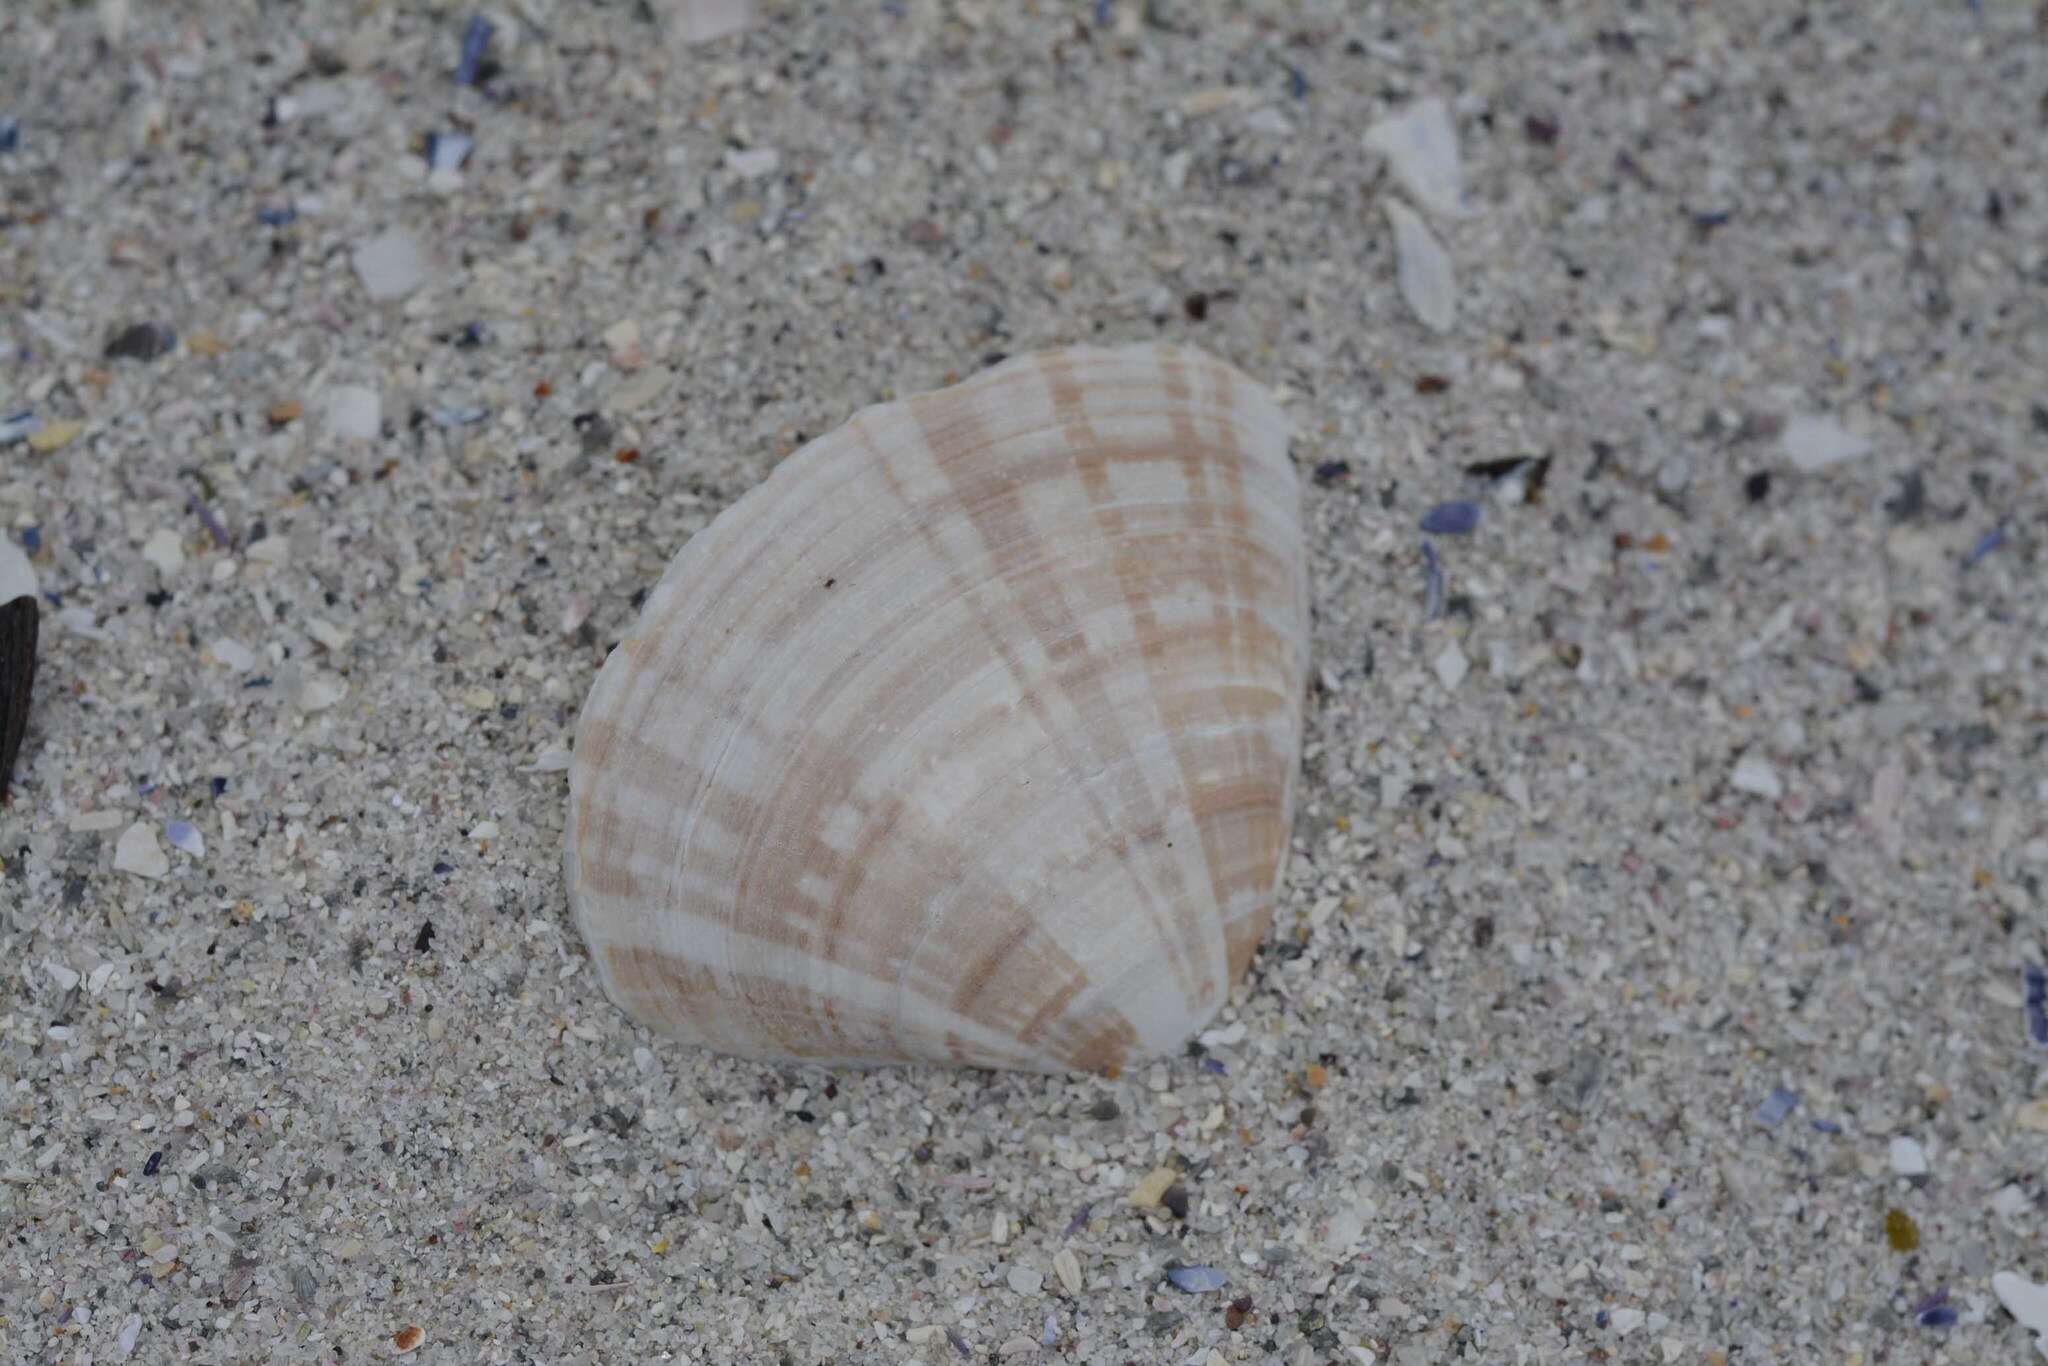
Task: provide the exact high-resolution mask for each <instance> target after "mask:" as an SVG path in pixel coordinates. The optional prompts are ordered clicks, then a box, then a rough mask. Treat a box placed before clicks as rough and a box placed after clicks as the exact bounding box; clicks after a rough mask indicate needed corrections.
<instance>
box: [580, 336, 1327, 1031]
mask: <svg viewBox="0 0 2048 1366" xmlns="http://www.w3.org/2000/svg"><path fill="white" fill-rule="evenodd" d="M1307 642H1308V594H1307V581H1306V570H1305V557H1304V552H1303V546H1302V531H1301V509H1300V488H1299V484H1298V482H1297V479H1296V476H1295V472H1294V469H1293V467H1292V465H1291V464H1290V463H1289V461H1288V458H1287V429H1286V424H1285V421H1284V419H1283V417H1282V415H1281V413H1280V410H1279V409H1278V407H1277V406H1276V405H1275V404H1274V402H1273V400H1272V398H1271V396H1270V395H1268V394H1267V393H1266V392H1265V391H1264V390H1263V389H1261V388H1260V387H1259V386H1258V385H1256V384H1255V383H1253V382H1252V381H1251V380H1249V379H1247V378H1245V376H1243V375H1242V374H1240V373H1239V372H1238V371H1236V370H1234V369H1232V368H1231V367H1229V366H1227V365H1224V364H1222V363H1221V362H1218V361H1216V360H1213V359H1211V358H1209V357H1207V356H1204V355H1202V354H1200V353H1198V352H1194V351H1189V350H1183V349H1177V348H1174V347H1168V346H1136V347H1129V348H1124V349H1117V350H1104V349H1098V348H1086V347H1079V348H1072V349H1066V350H1057V351H1049V352H1044V353H1041V354H1038V355H1033V356H1026V357H1022V358H1019V359H1016V360H1012V361H1009V362H1006V363H1004V364H1002V365H998V366H996V367H995V368H993V369H990V370H987V371H984V372H982V373H981V374H979V375H977V376H975V377H974V378H973V379H970V380H967V381H965V382H964V383H961V384H958V385H956V386H954V387H952V388H950V389H944V390H941V391H939V392H936V393H930V394H923V395H920V396H917V397H914V398H911V399H908V400H905V401H903V402H898V403H889V404H884V405H882V406H880V407H874V408H869V409H867V410H865V411H863V412H861V413H858V414H856V415H855V416H854V417H853V418H852V419H851V420H850V421H848V422H847V423H846V425H845V426H843V427H841V428H839V429H838V430H837V431H835V432H832V433H831V434H830V435H827V436H825V437H822V438H820V439H819V440H817V441H814V442H812V443H811V444H810V445H808V446H806V447H804V448H803V449H802V450H800V451H798V452H797V453H796V454H795V455H792V456H790V457H789V458H788V459H787V460H785V461H783V462H782V464H781V465H780V466H779V467H777V469H776V470H775V471H774V473H773V474H772V475H770V476H769V478H768V479H767V480H766V481H765V482H763V483H762V484H761V485H760V486H759V487H758V488H756V489H754V490H753V491H751V492H749V493H748V494H747V495H746V496H744V497H743V498H741V499H740V500H739V501H738V502H736V503H734V504H733V505H732V506H731V507H729V508H728V509H726V511H725V512H724V513H723V514H721V515H720V516H719V517H718V518H717V519H716V520H715V521H713V522H712V524H711V525H710V526H709V527H707V528H705V529H704V530H703V531H701V532H699V533H698V534H697V535H696V536H695V537H693V538H692V539H691V540H690V542H689V543H688V544H687V545H685V546H684V547H683V549H682V552H681V553H680V554H678V555H677V556H676V558H675V560H674V562H673V563H672V564H671V565H670V567H669V570H668V572H667V574H665V575H664V576H663V578H662V580H661V583H660V584H659V586H658V587H656V589H655V590H654V592H653V594H652V595H651V596H650V597H649V598H648V600H647V604H646V607H645V610H644V611H643V613H642V615H641V618H640V621H639V623H638V625H637V626H636V627H635V629H634V631H633V633H632V634H631V635H630V636H628V637H627V638H626V639H625V640H623V641H621V642H620V644H619V646H618V648H617V649H616V650H614V651H613V652H612V655H611V657H610V658H609V659H608V660H607V661H606V663H605V665H604V667H603V669H602V670H601V671H600V672H599V674H598V677H597V682H596V684H595V685H594V686H593V687H592V689H591V693H590V699H589V701H588V703H587V704H586V705H585V707H584V711H583V718H582V722H581V725H580V727H579V729H578V732H577V737H576V749H575V757H574V761H573V763H572V764H571V767H570V782H569V821H568V834H567V851H566V864H567V872H568V883H569V890H570V898H571V901H572V902H573V904H574V907H575V914H576V918H577V923H578V925H579V926H580V927H581V930H582V933H583V936H584V938H585V940H586V941H587V943H588V945H589V947H590V951H591V956H592V959H593V961H594V962H595V963H596V965H597V970H598V973H599V976H600V977H601V979H602V980H603V983H604V986H605V989H606V991H607V992H608V993H609V994H610V995H611V997H612V999H613V1000H614V1001H616V1002H617V1003H618V1004H619V1005H620V1006H621V1007H622V1008H623V1009H624V1010H625V1011H626V1012H627V1013H628V1014H630V1015H632V1016H633V1017H634V1018H635V1019H637V1020H640V1021H642V1022H643V1023H645V1024H647V1025H648V1026H650V1027H652V1028H654V1029H656V1030H658V1031H661V1032H664V1033H667V1034H671V1035H674V1036H676V1037H678V1038H681V1039H684V1040H687V1041H689V1042H691V1043H694V1044H699V1045H703V1046H707V1047H710V1048H712V1049H716V1050H718V1051H721V1052H725V1053H733V1054H739V1055H741V1056H744V1057H750V1058H758V1059H764V1060H792V1059H805V1060H817V1061H830V1062H842V1063H865V1062H877V1063H888V1062H913V1061H921V1062H949V1063H960V1064H969V1065H977V1066H989V1067H1017V1068H1028V1069H1035V1070H1041V1071H1069V1070H1072V1071H1114V1070H1115V1069H1117V1068H1118V1067H1120V1066H1123V1065H1126V1064H1128V1063H1130V1062H1133V1061H1135V1060H1137V1059H1139V1058H1142V1057H1145V1056H1149V1055H1153V1054H1157V1053H1160V1052H1163V1051H1165V1050H1168V1049H1172V1048H1176V1047H1178V1046H1179V1045H1181V1044H1182V1043H1183V1041H1184V1040H1185V1039H1186V1038H1187V1037H1188V1035H1189V1034H1191V1033H1192V1032H1193V1031H1195V1030H1197V1029H1199V1028H1200V1027H1201V1026H1202V1025H1203V1023H1204V1022H1205V1021H1207V1020H1208V1019H1209V1017H1210V1016H1211V1015H1212V1014H1213V1013H1214V1012H1215V1011H1216V1009H1217V1007H1218V1006H1219V1005H1220V1004H1221V1003H1222V1002H1223V1000H1224V998H1225V996H1226V995H1227V994H1228V992H1229V989H1230V986H1231V983H1232V982H1233V981H1235V980H1236V979H1237V977H1238V976H1239V975H1240V974H1241V973H1242V972H1243V971H1244V968H1245V965H1246V963H1247V962H1248V961H1249V959H1250V958H1251V955H1252V951H1253V949H1254V948H1255V947H1256V946H1257V944H1258V941H1259V940H1260V938H1261V937H1262V936H1263V935H1264V933H1265V930H1266V927H1267V924H1268V922H1269V921H1270V919H1271V916H1272V907H1273V900H1274V896H1275V893H1276V890H1277V886H1278V882H1279V877H1280V873H1281V870H1282V865H1283V860H1284V857H1285V854H1286V851H1287V841H1288V829H1289V823H1290V815H1291V810H1292V802H1293V788H1294V775H1295V770H1296V767H1297V757H1298V752H1299V747H1300V735H1301V711H1302V691H1303V683H1304V681H1305V677H1306V670H1307V662H1308V644H1307Z"/></svg>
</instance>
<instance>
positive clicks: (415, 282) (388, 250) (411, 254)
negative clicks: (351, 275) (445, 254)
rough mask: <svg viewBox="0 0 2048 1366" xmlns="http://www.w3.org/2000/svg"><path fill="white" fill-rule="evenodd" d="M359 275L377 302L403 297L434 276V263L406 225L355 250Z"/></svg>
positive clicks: (391, 229)
mask: <svg viewBox="0 0 2048 1366" xmlns="http://www.w3.org/2000/svg"><path fill="white" fill-rule="evenodd" d="M353 259H354V262H355V268H356V275H357V277H358V278H359V279H361V280H362V282H363V290H364V292H366V293H367V294H368V295H369V296H370V297H371V298H372V299H373V300H375V301H377V302H378V303H384V302H388V301H390V300H393V299H403V298H404V297H405V296H406V295H408V294H411V293H412V292H413V291H414V290H416V289H418V288H419V287H420V286H421V285H423V284H425V283H426V282H427V281H428V279H429V278H431V277H432V275H433V270H434V268H433V263H432V262H431V261H430V260H429V259H428V257H427V253H426V249H425V248H424V247H422V246H421V245H420V244H419V240H418V239H417V238H415V237H414V236H413V235H412V234H411V233H409V232H407V231H406V230H405V229H404V228H390V229H387V230H386V231H384V232H382V233H379V234H378V235H377V236H375V237H372V238H371V239H370V240H369V241H367V242H364V243H362V244H361V245H360V246H358V247H357V248H356V250H355V255H354V258H353Z"/></svg>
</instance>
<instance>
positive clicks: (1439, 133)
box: [1365, 98, 1472, 218]
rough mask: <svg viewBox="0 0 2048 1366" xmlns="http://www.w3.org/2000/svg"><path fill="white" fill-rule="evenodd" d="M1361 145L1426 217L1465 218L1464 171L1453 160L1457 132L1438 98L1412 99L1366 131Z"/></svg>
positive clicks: (1446, 107) (1447, 111) (1469, 212)
mask: <svg viewBox="0 0 2048 1366" xmlns="http://www.w3.org/2000/svg"><path fill="white" fill-rule="evenodd" d="M1365 145H1366V146H1367V147H1368V148H1370V149H1371V150H1372V151H1375V152H1378V153H1379V154H1380V155H1382V156H1384V157H1385V158H1386V159H1387V166H1388V169H1390V170H1391V171H1392V172H1393V173H1394V179H1395V180H1397V181H1399V182H1400V183H1401V185H1402V187H1403V188H1404V189H1406V190H1407V191H1408V193H1409V194H1411V195H1413V196H1414V197H1415V202H1416V203H1418V204H1420V205H1421V206H1422V207H1423V209H1424V210H1426V211H1427V212H1429V213H1433V214H1438V215H1441V216H1442V217H1445V218H1466V217H1469V216H1470V215H1471V213H1472V210H1471V209H1470V208H1468V207H1467V206H1466V204H1465V170H1464V167H1463V165H1462V164H1461V163H1460V161H1459V159H1458V130H1457V126H1456V125H1455V124H1453V123H1452V122H1451V110H1450V106H1449V105H1447V104H1445V103H1444V102H1443V101H1442V100H1440V99H1435V98H1431V99H1426V100H1417V101H1416V102H1415V103H1414V104H1411V105H1409V106H1408V107H1407V108H1406V109H1404V110H1402V111H1401V112H1400V113H1398V114H1392V115H1389V116H1388V117H1386V118H1383V119H1381V120H1380V121H1379V122H1378V123H1375V124H1374V125H1373V126H1372V127H1371V128H1369V129H1368V130H1366V134H1365Z"/></svg>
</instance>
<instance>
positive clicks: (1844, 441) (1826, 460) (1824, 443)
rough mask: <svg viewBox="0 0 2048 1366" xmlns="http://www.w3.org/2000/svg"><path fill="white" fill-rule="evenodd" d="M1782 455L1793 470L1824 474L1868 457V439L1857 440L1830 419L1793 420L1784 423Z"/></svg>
mask: <svg viewBox="0 0 2048 1366" xmlns="http://www.w3.org/2000/svg"><path fill="white" fill-rule="evenodd" d="M1782 440H1783V441H1784V443H1785V455H1786V457H1787V458H1789V459H1790V460H1791V462H1792V466H1793V468H1794V469H1798V470H1804V471H1808V472H1811V471H1814V470H1824V469H1827V468H1828V467H1829V466H1831V465H1839V464H1841V463H1842V462H1843V461H1844V460H1854V459H1856V458H1857V457H1859V456H1863V455H1868V454H1869V453H1870V449H1871V443H1870V438H1868V437H1864V436H1858V435H1856V434H1855V433H1854V432H1852V431H1850V430H1849V429H1848V428H1847V427H1844V426H1843V425H1842V424H1841V423H1839V422H1837V421H1836V420H1835V419H1833V418H1831V417H1795V418H1792V419H1791V420H1789V421H1787V422H1786V423H1785V431H1784V435H1783V437H1782Z"/></svg>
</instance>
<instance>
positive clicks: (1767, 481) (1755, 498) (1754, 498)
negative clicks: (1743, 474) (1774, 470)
mask: <svg viewBox="0 0 2048 1366" xmlns="http://www.w3.org/2000/svg"><path fill="white" fill-rule="evenodd" d="M1742 491H1743V492H1744V493H1746V494H1748V495H1749V501H1750V502H1752V503H1761V502H1762V501H1763V500H1764V499H1766V498H1768V497H1770V496H1771V472H1770V471H1769V470H1758V471H1757V472H1756V473H1755V474H1752V475H1751V476H1749V478H1747V479H1745V480H1744V481H1743V483H1742Z"/></svg>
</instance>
